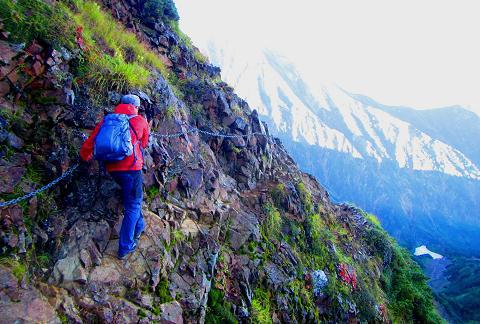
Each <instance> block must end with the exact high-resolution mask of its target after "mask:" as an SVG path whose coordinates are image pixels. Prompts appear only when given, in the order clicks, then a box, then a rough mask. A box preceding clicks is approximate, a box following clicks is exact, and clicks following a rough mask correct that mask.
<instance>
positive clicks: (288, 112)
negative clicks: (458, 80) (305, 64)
mask: <svg viewBox="0 0 480 324" xmlns="http://www.w3.org/2000/svg"><path fill="white" fill-rule="evenodd" d="M221 48H222V49H221V50H218V49H217V47H216V46H215V44H210V45H209V46H207V50H208V55H209V57H210V58H211V59H212V60H213V63H215V64H217V65H219V66H220V67H221V68H222V75H223V78H224V79H226V80H227V82H229V83H230V84H231V85H232V86H234V87H235V88H236V89H237V91H238V93H239V94H240V95H242V96H244V97H246V99H247V100H248V101H249V102H250V103H251V105H252V106H253V107H256V108H258V111H259V113H260V115H262V117H263V118H264V119H265V120H267V122H268V124H269V126H270V128H271V130H272V132H273V133H274V134H276V135H278V136H279V137H280V138H281V139H282V141H283V142H284V144H285V146H286V147H287V148H288V149H289V151H290V152H291V153H292V154H293V156H294V157H295V159H296V160H297V161H298V163H299V164H300V166H301V167H302V168H303V169H304V170H306V171H308V172H311V173H312V174H314V175H315V176H316V177H317V178H318V179H319V180H320V181H321V182H322V184H324V185H325V186H326V187H327V188H328V189H329V190H330V193H331V195H332V196H333V198H334V199H337V200H339V201H350V202H352V203H354V204H357V205H359V206H360V207H362V208H365V209H367V210H368V211H371V212H374V213H376V214H378V215H379V216H380V218H381V219H382V221H383V223H384V225H385V227H386V228H387V229H388V230H389V231H390V232H391V233H392V234H393V235H394V236H396V237H397V238H399V239H400V240H401V241H402V242H404V243H406V244H407V245H409V246H411V247H413V246H415V245H417V244H418V245H423V244H429V245H432V246H433V247H434V248H435V249H437V250H439V251H440V253H444V252H454V253H457V252H461V253H467V254H468V253H475V254H480V247H476V245H477V246H478V245H479V244H478V243H479V237H480V221H479V217H478V216H479V212H477V211H478V210H479V207H480V202H479V201H478V198H477V197H479V195H480V181H479V180H480V167H479V166H480V146H478V145H475V144H474V140H475V138H480V118H479V117H478V116H477V115H476V114H474V113H472V112H470V111H468V110H465V109H463V108H462V107H460V106H454V107H446V108H440V109H431V110H415V109H412V108H408V107H393V106H386V105H382V104H380V103H377V102H376V101H374V100H373V99H371V98H369V97H366V96H363V95H359V94H351V93H349V92H347V91H345V90H343V89H341V88H340V87H338V86H335V85H329V84H310V83H309V84H307V82H306V81H305V80H304V79H303V78H302V76H301V75H300V74H299V73H298V72H297V71H296V70H295V67H294V66H293V64H292V63H291V62H289V61H288V60H287V59H286V58H284V57H282V56H280V55H278V54H275V53H273V52H271V51H268V50H267V51H264V52H263V53H257V54H251V55H250V56H247V57H245V56H242V55H238V54H239V53H236V52H235V51H234V50H233V49H231V48H229V47H228V46H225V45H222V46H221ZM254 85H256V87H255V86H254Z"/></svg>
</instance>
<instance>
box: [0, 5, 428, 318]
mask: <svg viewBox="0 0 480 324" xmlns="http://www.w3.org/2000/svg"><path fill="white" fill-rule="evenodd" d="M2 1H3V0H2ZM5 1H8V0H5ZM8 3H9V5H10V6H11V7H8V8H17V7H15V6H21V5H24V4H23V2H20V3H19V4H13V2H8ZM34 3H35V4H36V5H38V6H40V8H43V10H46V12H47V13H48V12H49V11H48V10H49V9H45V8H50V7H45V3H44V2H43V1H41V0H36V1H35V2H34ZM142 3H143V2H137V1H133V0H123V1H108V0H104V1H101V2H98V4H96V3H93V2H90V1H85V2H84V1H76V2H75V3H71V2H68V1H66V2H52V4H50V3H49V4H48V5H52V6H54V7H53V8H57V9H58V10H64V11H65V12H66V14H59V16H58V17H57V16H56V15H53V14H52V13H50V14H52V15H53V17H56V19H60V18H62V17H63V19H66V17H69V18H71V17H73V18H72V19H70V20H71V21H73V22H74V23H73V25H68V24H67V25H66V26H67V27H69V28H66V29H65V31H64V32H65V33H66V34H69V35H70V34H71V36H72V39H73V44H72V43H68V42H66V41H64V42H63V43H61V42H60V46H59V45H58V42H57V41H58V37H60V36H58V35H55V37H56V38H52V37H50V36H49V37H47V36H42V37H39V36H38V35H37V36H35V37H34V38H33V39H29V40H28V41H29V42H28V43H26V44H22V43H21V42H19V41H18V39H15V38H14V37H19V36H15V32H14V30H9V29H7V27H8V26H10V25H8V23H7V22H8V21H5V24H6V26H7V27H4V26H2V30H1V32H0V38H1V40H0V58H1V60H2V66H1V72H2V76H1V79H0V92H1V94H2V99H1V103H0V104H1V109H2V110H1V112H2V114H1V117H0V142H1V160H0V174H1V176H2V178H1V187H0V194H1V199H2V200H4V201H6V200H9V199H12V198H15V197H18V196H21V195H22V194H23V193H25V192H30V191H32V190H35V189H37V188H39V187H40V186H41V185H43V184H45V183H48V182H50V181H52V180H53V179H55V178H57V177H58V176H60V175H61V174H62V173H64V172H65V171H66V170H69V168H71V167H72V166H73V165H75V164H76V163H77V160H78V150H79V147H80V146H81V143H82V141H83V137H82V133H88V132H89V130H91V129H92V128H93V127H94V125H95V123H96V122H97V121H98V120H100V119H101V117H102V116H103V115H104V113H107V112H109V111H111V109H112V108H113V106H114V104H116V103H117V102H118V100H119V97H120V95H121V93H120V92H121V91H125V92H126V91H128V92H133V93H136V94H138V95H139V96H140V97H141V98H142V105H143V107H144V111H143V114H144V115H145V116H146V117H147V119H148V120H149V122H150V123H151V128H152V131H153V132H154V134H153V135H152V137H151V141H150V142H151V143H150V146H149V147H148V149H147V150H146V151H145V153H144V154H145V155H144V156H145V161H146V165H145V168H144V178H143V179H144V187H145V195H144V204H143V213H144V218H145V220H146V222H147V227H146V232H145V233H144V235H143V236H142V238H141V240H140V243H139V245H138V248H137V250H136V251H135V252H134V253H133V254H132V255H130V256H129V257H128V258H127V259H126V260H123V261H120V260H118V259H117V258H116V257H115V256H116V252H117V251H116V250H117V244H118V231H119V228H120V224H121V221H122V214H123V212H122V209H121V204H120V201H119V197H120V195H119V188H118V187H117V186H116V184H115V183H114V181H113V180H112V179H111V178H110V177H109V176H108V175H107V174H105V173H104V171H103V170H102V167H101V166H100V165H98V163H96V162H91V163H88V164H82V165H80V167H79V168H78V170H76V171H75V172H74V173H73V175H72V176H71V177H69V178H67V179H65V180H63V181H62V182H59V183H58V184H56V186H54V187H52V188H50V189H49V190H47V191H45V192H43V193H41V194H39V195H37V196H36V197H34V198H32V199H30V200H28V201H23V202H21V203H20V204H18V205H14V206H11V207H7V208H3V209H1V210H0V213H1V232H0V237H1V253H2V258H1V262H0V276H1V278H2V280H0V282H1V285H0V296H1V298H0V318H1V319H2V320H0V321H5V322H13V321H15V320H23V321H26V322H49V323H50V322H52V323H54V322H73V323H81V322H109V323H111V322H115V323H131V322H139V323H150V322H160V323H182V322H186V323H197V322H200V323H203V322H208V323H224V322H229V323H235V322H245V323H246V322H259V323H271V322H272V321H273V322H285V323H291V322H300V323H301V322H303V323H306V322H346V321H351V322H358V321H371V322H389V321H390V319H402V318H403V316H412V318H414V317H413V316H417V317H415V319H416V320H420V321H421V320H425V321H427V320H426V319H430V318H437V317H436V316H437V315H436V313H435V311H434V309H433V306H432V304H431V295H430V292H429V290H428V288H427V286H426V283H425V278H424V277H422V276H421V275H419V273H412V274H411V273H407V274H403V275H404V277H405V278H408V279H405V280H407V282H408V284H409V285H410V286H408V287H411V285H412V284H413V283H414V284H416V285H418V286H419V287H421V288H419V291H420V289H425V292H426V293H425V296H424V297H423V298H424V301H423V303H424V304H421V303H420V302H418V301H417V299H415V298H417V297H418V296H417V295H415V296H416V297H415V298H413V297H412V298H411V299H408V300H407V301H404V300H402V299H401V297H398V298H397V293H396V292H395V291H394V290H393V289H392V287H393V286H392V282H393V281H394V280H396V278H397V277H396V276H397V275H398V274H399V273H398V271H399V270H398V269H399V266H398V265H399V264H400V265H401V266H402V267H403V266H404V267H408V268H412V269H414V270H415V271H417V270H418V269H417V268H418V266H416V264H414V263H412V261H411V259H410V258H409V257H408V254H406V252H404V251H403V250H401V249H400V248H399V247H398V246H397V245H396V243H395V242H394V241H393V240H391V239H390V238H389V237H388V235H387V234H386V233H385V232H384V231H383V230H381V228H380V227H379V225H378V224H377V225H376V224H375V219H374V218H372V217H371V216H368V217H369V219H370V220H368V221H367V220H366V219H365V217H366V216H367V215H366V214H364V213H363V212H362V211H360V210H358V209H356V208H353V207H350V206H346V205H335V204H333V203H331V202H330V201H329V198H328V193H327V192H326V191H325V190H324V189H323V188H322V187H321V186H320V185H319V184H318V182H317V181H316V180H315V179H314V178H313V177H312V176H310V175H307V174H305V173H302V172H301V171H300V170H299V169H298V167H297V166H296V164H295V162H294V161H293V160H292V158H291V157H290V156H289V155H288V154H287V153H286V152H285V150H284V149H283V147H282V144H281V143H280V141H279V140H278V139H274V138H272V137H271V136H270V135H269V132H268V128H267V127H266V125H265V123H263V122H261V121H260V120H259V118H258V114H257V112H256V111H255V110H253V111H252V110H251V109H250V107H249V106H248V104H247V103H246V102H245V101H243V100H242V99H240V98H239V97H238V96H237V95H236V94H235V93H234V91H233V89H232V88H231V87H229V86H228V85H227V84H225V83H224V82H222V81H221V79H220V70H219V69H218V68H216V67H213V66H211V65H210V64H209V63H208V62H207V61H206V60H205V58H203V57H202V56H201V54H200V53H199V52H198V51H197V50H196V49H195V48H194V47H193V46H192V45H191V43H189V40H188V39H187V38H186V36H185V35H183V34H181V33H180V32H179V31H178V30H176V27H175V26H176V25H175V23H172V22H168V21H167V20H166V19H163V18H162V19H161V17H160V18H159V17H157V19H155V20H153V21H152V20H151V19H150V20H149V19H146V18H145V16H144V15H145V10H144V9H145V8H143V7H142ZM42 6H43V7H42ZM12 10H14V9H12ZM15 10H19V9H15ZM92 12H93V13H94V14H95V15H93V14H92V15H91V16H89V17H90V18H91V17H97V18H98V17H104V16H102V15H107V13H108V14H109V15H111V16H112V17H114V20H115V21H114V22H112V21H113V20H112V21H110V20H108V19H107V18H102V19H103V20H102V22H104V23H105V21H107V22H108V23H109V24H118V26H117V25H115V26H117V27H115V28H120V27H119V26H120V25H123V26H124V27H125V28H127V29H126V30H127V31H128V32H129V33H130V34H128V35H132V37H133V38H129V39H128V40H129V43H128V44H127V45H125V44H123V43H121V44H120V45H118V44H117V45H118V46H119V47H121V48H122V55H121V56H118V57H120V60H123V58H124V57H127V58H128V59H127V60H126V61H120V63H118V62H117V63H118V64H120V65H121V64H123V65H125V66H126V67H129V66H128V64H137V65H135V70H134V71H135V72H136V73H137V74H139V73H140V71H142V69H146V71H147V72H148V82H147V83H145V84H143V85H138V86H133V85H132V84H136V83H135V82H140V83H141V80H138V79H135V78H133V77H132V75H130V74H128V73H127V72H125V71H123V72H122V73H124V74H118V75H117V74H113V73H112V70H108V69H114V68H116V66H114V67H112V66H110V65H105V66H106V67H105V66H101V67H102V68H105V70H104V71H103V70H102V72H105V74H102V75H101V77H102V78H103V77H104V75H107V76H108V77H109V78H110V79H108V80H107V81H106V82H105V80H103V79H99V76H98V74H95V72H96V71H95V69H92V66H93V67H95V68H98V66H97V65H93V64H99V62H100V61H101V62H103V61H102V60H104V59H105V57H106V60H107V62H110V60H113V59H114V58H117V59H118V57H117V56H116V55H115V54H112V53H114V52H115V50H116V49H115V47H114V46H113V45H112V42H113V41H112V40H111V39H110V38H109V37H120V36H111V35H110V34H108V35H104V34H102V32H103V31H102V30H95V29H93V31H92V30H90V29H88V28H93V27H91V26H90V27H89V25H88V22H85V21H86V20H85V18H84V17H83V16H82V14H85V15H87V14H88V13H92ZM7 14H8V12H7ZM29 14H30V15H32V13H31V12H30V13H29ZM18 15H19V14H18V12H16V15H12V16H18ZM4 16H5V14H4V13H2V17H4ZM7 17H9V16H8V15H7ZM35 17H36V16H35ZM59 17H60V18H59ZM108 17H110V16H108ZM30 18H31V17H30ZM90 18H89V19H90ZM81 19H84V20H81ZM92 19H93V18H92ZM109 19H111V18H109ZM30 20H33V19H30ZM80 20H81V22H83V23H84V24H83V25H80V24H79V21H80ZM60 21H62V20H60ZM142 22H143V23H142ZM62 26H64V25H63V24H60V25H58V29H59V30H61V28H60V27H62ZM102 26H103V25H102ZM105 26H108V24H107V23H105ZM7 31H8V32H11V33H12V34H13V35H9V34H8V33H7ZM125 33H126V32H125ZM90 34H92V35H93V36H92V35H90ZM102 35H103V36H102ZM133 35H134V36H133ZM134 39H136V40H135V41H134ZM136 41H141V42H142V43H139V44H143V45H138V46H137V45H135V44H136V43H135V42H136ZM109 46H110V47H111V48H109ZM122 46H123V47H122ZM147 48H148V49H147ZM96 51H100V52H101V53H102V55H101V56H100V58H101V60H100V59H99V60H97V61H94V62H90V63H89V64H91V65H84V64H85V61H88V60H89V57H90V55H93V54H92V53H94V54H95V55H96ZM135 51H141V53H142V55H143V56H142V55H139V54H138V53H137V52H135ZM104 52H105V53H104ZM152 53H154V56H152V55H153V54H152ZM145 58H148V60H149V62H150V63H149V64H150V65H142V64H146V63H145V60H146V59H145ZM158 59H159V60H160V61H161V62H162V63H159V61H158ZM132 62H133V63H132ZM102 64H107V63H105V62H103V63H102ZM108 64H110V63H108ZM147 68H148V69H147ZM85 70H87V72H85ZM107 72H108V73H107ZM109 73H112V74H109ZM118 73H120V72H118ZM119 75H120V76H119ZM134 76H136V75H134ZM123 78H125V80H130V82H131V83H132V84H130V83H128V82H126V81H125V83H123ZM129 78H130V79H129ZM119 80H120V82H119ZM105 84H107V86H105ZM191 127H196V128H198V129H200V130H202V132H189V130H190V128H191ZM208 132H210V133H221V134H229V135H237V136H235V137H227V138H226V137H221V136H211V135H208V134H207V133H208ZM174 133H180V134H178V135H177V136H174V137H165V136H159V135H158V134H174ZM182 133H183V134H182ZM155 134H156V135H155ZM372 222H373V223H372ZM418 271H419V270H418ZM406 289H407V288H406ZM408 289H411V288H408ZM407 292H408V293H412V294H414V293H413V292H411V290H407ZM416 293H417V294H418V292H416ZM421 293H423V291H422V292H420V294H421ZM401 302H405V303H407V304H408V305H409V307H411V308H410V310H409V311H408V312H406V314H407V313H408V314H407V315H404V311H403V310H402V309H401V308H400V307H399V306H398V305H403V304H401ZM414 302H415V303H416V304H414ZM417 304H418V305H420V306H418V305H417ZM417 307H423V308H419V309H421V311H419V312H420V313H423V314H420V315H418V314H417V313H416V311H415V310H416V309H417ZM412 314H413V315H412Z"/></svg>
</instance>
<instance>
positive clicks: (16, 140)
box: [7, 132, 23, 150]
mask: <svg viewBox="0 0 480 324" xmlns="http://www.w3.org/2000/svg"><path fill="white" fill-rule="evenodd" d="M7 140H8V144H10V145H11V146H12V147H14V148H16V149H18V150H19V149H21V148H22V147H23V140H22V139H21V138H20V137H18V136H17V135H15V134H14V133H12V132H10V133H8V138H7Z"/></svg>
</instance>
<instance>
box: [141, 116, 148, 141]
mask: <svg viewBox="0 0 480 324" xmlns="http://www.w3.org/2000/svg"><path fill="white" fill-rule="evenodd" d="M142 118H143V117H142ZM143 121H144V123H145V125H144V127H143V134H142V147H143V148H146V147H147V146H148V138H149V136H150V126H149V124H148V123H147V120H146V119H145V118H143Z"/></svg>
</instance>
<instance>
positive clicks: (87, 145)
mask: <svg viewBox="0 0 480 324" xmlns="http://www.w3.org/2000/svg"><path fill="white" fill-rule="evenodd" d="M102 123H103V120H102V121H101V122H100V123H98V124H97V126H95V129H94V130H93V132H92V134H90V136H89V137H88V138H87V140H86V141H85V142H83V145H82V148H81V149H80V157H81V158H82V160H83V161H89V160H91V159H92V157H93V147H94V146H95V137H96V136H97V133H98V131H99V130H100V126H102Z"/></svg>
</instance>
